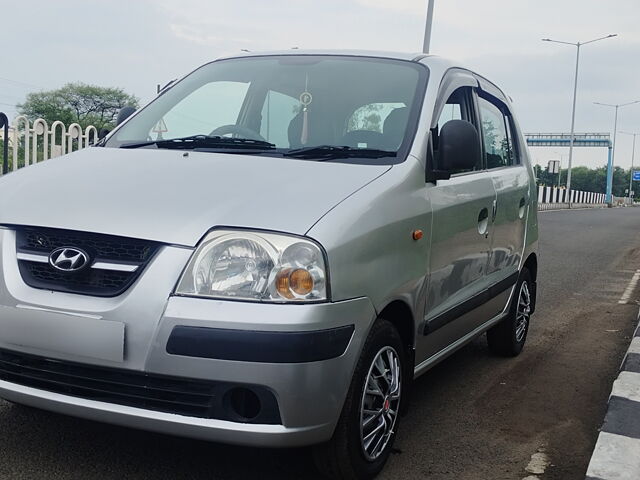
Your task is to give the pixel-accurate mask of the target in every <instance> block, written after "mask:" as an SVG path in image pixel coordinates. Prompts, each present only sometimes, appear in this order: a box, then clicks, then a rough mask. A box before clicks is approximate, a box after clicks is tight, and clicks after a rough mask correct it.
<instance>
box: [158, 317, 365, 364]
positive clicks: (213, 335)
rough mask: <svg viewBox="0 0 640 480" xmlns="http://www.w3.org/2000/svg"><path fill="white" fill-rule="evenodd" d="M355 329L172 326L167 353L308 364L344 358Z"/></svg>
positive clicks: (349, 327) (352, 327) (346, 327)
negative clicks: (305, 329) (291, 330)
mask: <svg viewBox="0 0 640 480" xmlns="http://www.w3.org/2000/svg"><path fill="white" fill-rule="evenodd" d="M353 331H354V326H353V325H348V326H345V327H338V328H332V329H329V330H314V331H310V332H269V331H256V330H232V329H223V328H208V327H189V326H181V325H178V326H176V327H173V330H172V331H171V335H170V336H169V341H168V342H167V353H170V354H171V355H182V356H186V357H200V358H213V359H217V360H235V361H240V362H262V363H305V362H317V361H320V360H328V359H330V358H336V357H339V356H340V355H342V354H343V353H344V352H345V351H346V349H347V346H348V345H349V341H350V340H351V337H352V335H353Z"/></svg>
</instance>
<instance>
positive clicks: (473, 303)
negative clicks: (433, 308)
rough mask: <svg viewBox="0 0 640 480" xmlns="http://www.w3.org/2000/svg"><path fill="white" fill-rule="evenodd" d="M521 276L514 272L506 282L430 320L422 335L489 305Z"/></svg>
mask: <svg viewBox="0 0 640 480" xmlns="http://www.w3.org/2000/svg"><path fill="white" fill-rule="evenodd" d="M519 275H520V274H519V272H514V273H512V274H511V275H509V276H508V277H507V278H505V279H504V280H500V281H499V282H498V283H496V284H495V285H492V286H491V287H489V288H487V289H486V290H483V291H482V292H480V293H477V294H476V295H474V296H473V297H471V298H470V299H468V300H465V301H464V302H462V303H460V304H459V305H456V306H455V307H453V308H450V309H449V310H447V311H446V312H442V313H441V314H440V315H437V316H435V317H433V318H432V319H431V320H428V321H427V322H425V325H424V330H423V332H422V334H423V335H429V334H430V333H433V332H435V331H436V330H438V329H439V328H442V327H444V326H445V325H447V324H449V323H451V322H452V321H454V320H455V319H456V318H459V317H461V316H462V315H464V314H466V313H469V312H471V311H472V310H475V309H476V308H478V307H479V306H481V305H483V304H485V303H487V302H488V301H489V300H491V299H492V298H494V297H497V296H498V295H500V294H501V293H502V292H504V291H505V290H507V289H508V288H511V287H513V286H514V285H515V284H516V283H517V281H518V276H519Z"/></svg>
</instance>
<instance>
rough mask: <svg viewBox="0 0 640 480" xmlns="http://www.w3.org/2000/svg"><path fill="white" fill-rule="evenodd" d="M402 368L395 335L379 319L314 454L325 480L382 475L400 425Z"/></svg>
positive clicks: (356, 479)
mask: <svg viewBox="0 0 640 480" xmlns="http://www.w3.org/2000/svg"><path fill="white" fill-rule="evenodd" d="M405 362H406V355H405V351H404V348H403V343H402V340H401V338H400V335H399V334H398V331H397V330H396V328H395V327H394V326H393V324H391V323H390V322H389V321H387V320H384V319H378V320H377V321H376V323H375V324H374V325H373V328H372V329H371V332H370V333H369V336H368V337H367V340H366V341H365V344H364V348H363V350H362V354H361V356H360V359H359V360H358V364H357V365H356V369H355V372H354V375H353V379H352V381H351V386H350V387H349V392H348V393H347V398H346V400H345V403H344V406H343V408H342V413H341V415H340V419H339V420H338V424H337V426H336V429H335V432H334V434H333V437H332V438H331V440H329V441H328V442H327V443H323V444H321V445H317V446H315V447H314V449H313V456H314V460H315V463H316V466H317V468H318V470H320V472H321V473H322V474H324V475H325V476H326V477H328V478H332V479H341V480H342V479H345V480H346V479H349V480H361V479H371V478H373V477H375V476H376V475H377V474H378V473H380V471H381V470H382V469H383V467H384V465H385V463H386V462H387V459H388V458H389V454H390V453H391V448H392V446H393V441H394V440H395V436H396V432H397V429H398V424H399V421H400V415H399V412H400V407H401V402H402V399H403V393H404V392H403V383H404V374H405V372H406V368H405V367H406V365H405ZM367 387H368V388H367Z"/></svg>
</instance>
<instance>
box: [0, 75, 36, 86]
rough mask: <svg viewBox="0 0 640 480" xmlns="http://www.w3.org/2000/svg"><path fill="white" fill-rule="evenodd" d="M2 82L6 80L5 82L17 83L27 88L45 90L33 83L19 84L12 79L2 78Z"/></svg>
mask: <svg viewBox="0 0 640 480" xmlns="http://www.w3.org/2000/svg"><path fill="white" fill-rule="evenodd" d="M0 80H4V81H5V82H10V83H15V84H16V85H24V86H25V87H30V88H39V89H44V87H41V86H39V85H34V84H33V83H26V82H19V81H18V80H11V79H10V78H4V77H0Z"/></svg>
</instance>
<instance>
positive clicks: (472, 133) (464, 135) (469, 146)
mask: <svg viewBox="0 0 640 480" xmlns="http://www.w3.org/2000/svg"><path fill="white" fill-rule="evenodd" d="M481 159H482V153H481V151H480V136H479V135H478V131H477V130H476V127H475V126H474V125H473V124H472V123H470V122H467V121H466V120H449V121H448V122H447V123H445V124H444V125H443V126H442V128H441V129H440V138H439V141H438V168H439V169H440V170H444V171H446V172H455V171H458V170H473V168H474V167H475V166H476V165H480V163H481Z"/></svg>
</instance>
